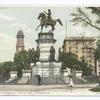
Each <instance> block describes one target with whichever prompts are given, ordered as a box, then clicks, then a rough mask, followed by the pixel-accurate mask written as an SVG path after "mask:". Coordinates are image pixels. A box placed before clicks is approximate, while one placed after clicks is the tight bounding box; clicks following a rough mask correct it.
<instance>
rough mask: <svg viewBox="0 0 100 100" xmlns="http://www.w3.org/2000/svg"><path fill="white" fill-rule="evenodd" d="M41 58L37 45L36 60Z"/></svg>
mask: <svg viewBox="0 0 100 100" xmlns="http://www.w3.org/2000/svg"><path fill="white" fill-rule="evenodd" d="M39 58H40V48H39V47H38V46H37V48H36V60H37V61H39Z"/></svg>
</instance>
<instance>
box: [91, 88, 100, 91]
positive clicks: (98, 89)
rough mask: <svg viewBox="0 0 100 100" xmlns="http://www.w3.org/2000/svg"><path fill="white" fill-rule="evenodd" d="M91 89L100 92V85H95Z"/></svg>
mask: <svg viewBox="0 0 100 100" xmlns="http://www.w3.org/2000/svg"><path fill="white" fill-rule="evenodd" d="M90 91H93V92H100V87H94V88H92V89H90Z"/></svg>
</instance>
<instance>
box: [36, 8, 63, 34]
mask: <svg viewBox="0 0 100 100" xmlns="http://www.w3.org/2000/svg"><path fill="white" fill-rule="evenodd" d="M45 14H46V15H47V16H46V15H45ZM38 19H39V20H40V25H38V26H37V28H36V31H37V29H38V28H39V27H41V32H42V30H43V27H44V26H45V27H46V28H47V26H51V28H52V29H51V30H50V31H49V32H50V33H52V32H53V31H54V30H55V25H56V22H58V23H59V24H60V25H63V24H62V22H61V20H60V19H55V20H54V19H52V17H51V10H50V9H48V13H47V12H45V11H44V13H40V14H39V16H38Z"/></svg>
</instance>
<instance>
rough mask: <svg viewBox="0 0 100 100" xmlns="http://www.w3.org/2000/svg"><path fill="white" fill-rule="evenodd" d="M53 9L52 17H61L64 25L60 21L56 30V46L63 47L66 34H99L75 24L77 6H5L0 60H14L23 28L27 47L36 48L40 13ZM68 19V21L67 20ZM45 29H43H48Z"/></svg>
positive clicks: (0, 30) (1, 15)
mask: <svg viewBox="0 0 100 100" xmlns="http://www.w3.org/2000/svg"><path fill="white" fill-rule="evenodd" d="M48 9H51V12H52V18H53V19H58V18H60V19H61V21H62V23H63V26H60V25H59V24H58V23H57V25H56V27H55V28H56V29H55V31H54V38H55V39H56V40H57V42H56V44H55V48H57V49H58V48H59V47H62V44H63V40H64V38H65V36H66V33H67V36H68V37H71V36H78V37H80V36H82V34H83V33H84V34H85V36H90V37H91V36H95V37H96V36H97V35H98V34H99V32H98V31H96V30H95V29H92V28H90V27H88V28H82V27H81V26H79V25H77V26H73V23H71V22H69V21H70V20H71V18H72V17H71V13H73V12H75V11H76V7H34V6H33V7H4V8H1V9H0V62H4V61H13V57H14V54H15V52H16V35H17V32H18V31H19V30H20V29H21V30H22V31H23V33H24V36H25V38H24V41H25V49H26V50H28V49H29V48H33V47H34V48H36V45H37V44H36V42H35V40H36V39H37V36H38V33H39V32H40V29H39V30H38V31H36V27H37V26H38V25H39V24H40V21H39V20H38V19H37V17H38V15H39V13H41V12H43V11H47V10H48ZM66 20H67V21H66ZM49 29H50V27H49V28H48V29H44V30H43V31H48V30H49ZM57 49H56V50H57Z"/></svg>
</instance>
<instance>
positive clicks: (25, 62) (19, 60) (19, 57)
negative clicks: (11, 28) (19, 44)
mask: <svg viewBox="0 0 100 100" xmlns="http://www.w3.org/2000/svg"><path fill="white" fill-rule="evenodd" d="M14 63H15V65H16V67H17V71H18V76H21V74H22V69H29V68H30V67H29V54H28V52H27V51H25V50H22V51H20V52H18V53H16V54H15V56H14Z"/></svg>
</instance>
